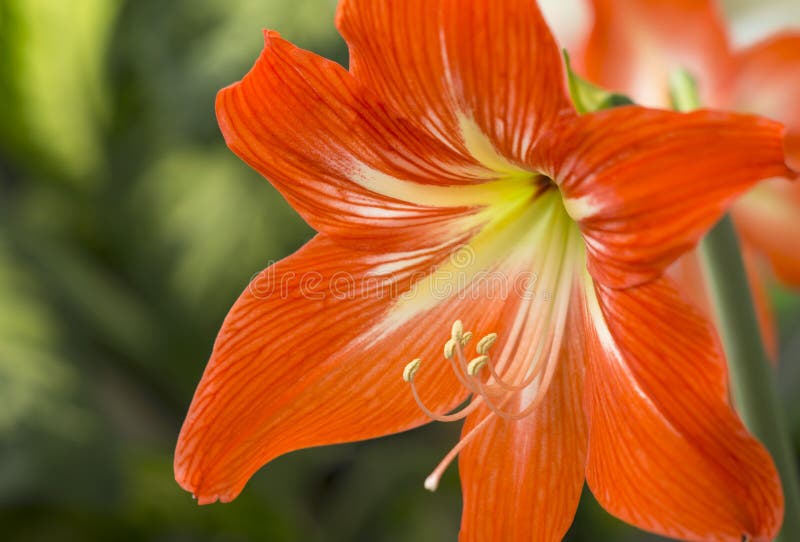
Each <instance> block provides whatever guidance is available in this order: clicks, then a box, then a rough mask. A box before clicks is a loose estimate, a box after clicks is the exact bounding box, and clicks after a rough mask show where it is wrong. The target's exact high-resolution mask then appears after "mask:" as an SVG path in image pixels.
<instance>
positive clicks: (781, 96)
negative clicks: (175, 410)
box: [577, 0, 800, 349]
mask: <svg viewBox="0 0 800 542" xmlns="http://www.w3.org/2000/svg"><path fill="white" fill-rule="evenodd" d="M592 6H593V8H594V23H593V26H592V28H591V31H590V34H589V35H588V36H587V39H586V41H585V44H584V47H583V50H581V51H578V53H577V57H578V59H580V60H583V67H582V69H581V71H582V72H583V73H584V74H585V75H586V76H587V77H588V78H589V79H591V80H592V81H594V82H595V83H597V84H600V85H602V86H605V87H608V88H611V89H614V90H617V91H619V92H623V93H625V94H628V95H630V96H631V97H632V98H633V99H634V101H636V102H637V103H642V104H645V105H651V106H656V107H668V106H669V104H670V96H669V77H670V75H671V74H672V73H673V72H674V71H675V70H679V69H686V70H688V71H689V72H691V74H692V75H693V76H694V77H696V78H697V80H698V83H699V90H700V95H701V100H702V103H703V104H704V105H705V106H708V107H714V108H719V109H726V110H731V111H743V112H750V113H758V114H760V115H764V116H767V117H769V118H773V119H776V120H778V121H781V122H783V123H784V124H785V125H786V128H787V137H786V146H787V155H788V157H789V161H790V163H793V164H794V166H795V167H797V165H798V164H800V100H798V96H800V32H793V33H791V32H789V33H784V34H781V35H778V36H774V37H772V38H769V39H767V40H765V41H762V42H760V43H757V44H755V45H753V46H751V47H749V48H747V49H745V50H740V51H735V50H733V49H732V47H731V46H730V44H729V41H728V36H727V32H726V28H725V24H724V21H723V18H722V17H721V15H720V13H719V11H718V9H717V5H716V2H714V1H712V0H592ZM732 210H733V216H734V220H735V223H736V226H737V229H738V231H739V234H740V235H741V237H742V239H743V241H744V243H745V247H744V249H745V256H746V262H747V263H748V268H749V269H748V271H749V273H750V277H751V284H752V286H753V288H754V293H755V294H756V298H757V300H759V302H760V304H761V307H759V311H760V313H761V314H760V317H761V322H762V330H763V332H764V334H765V339H766V342H767V343H768V344H770V343H771V346H772V348H773V349H774V347H775V345H774V343H775V338H774V330H773V328H772V325H771V315H770V312H769V310H768V306H767V304H766V303H767V301H766V296H765V295H764V294H763V286H762V285H761V284H760V283H759V281H758V280H757V279H756V277H757V273H756V272H755V269H756V266H757V264H758V262H759V261H760V260H765V261H767V262H768V263H769V264H771V265H770V267H771V268H772V270H773V271H774V273H775V274H776V275H777V277H778V278H779V279H780V280H781V281H782V282H784V283H785V284H787V285H790V286H794V287H800V185H797V184H796V183H790V182H788V181H786V180H784V179H780V178H778V179H771V180H767V181H766V182H764V183H761V184H759V185H758V186H757V187H756V188H754V189H753V190H751V191H750V192H749V193H747V194H746V195H745V196H744V197H743V198H742V199H741V200H739V201H738V202H737V203H736V205H734V206H733V209H732ZM682 265H683V266H684V267H686V268H689V269H691V268H692V267H694V266H695V264H694V263H693V262H691V261H688V262H683V264H682ZM684 271H685V270H684ZM690 272H691V271H690ZM698 294H699V295H700V299H702V297H703V295H704V294H703V292H702V291H700V292H698Z"/></svg>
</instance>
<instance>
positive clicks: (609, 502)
mask: <svg viewBox="0 0 800 542" xmlns="http://www.w3.org/2000/svg"><path fill="white" fill-rule="evenodd" d="M587 292H588V293H587V297H588V304H589V314H590V320H591V322H590V326H591V330H592V331H591V333H590V335H589V345H588V351H589V358H588V359H589V365H588V367H587V373H586V399H585V405H586V408H587V419H588V424H589V451H588V459H587V467H586V477H587V481H588V483H589V487H590V488H591V489H592V491H593V493H594V494H595V496H596V497H597V499H598V501H599V502H600V503H601V504H602V505H603V507H605V508H606V510H608V511H609V512H611V513H612V514H614V515H615V516H617V517H619V518H621V519H623V520H624V521H626V522H628V523H632V524H633V525H637V526H639V527H641V528H643V529H647V530H649V531H653V532H656V533H659V534H662V535H665V536H669V537H673V538H680V539H682V540H695V541H705V540H719V541H726V542H739V541H740V540H742V537H743V536H745V535H746V536H747V539H748V540H754V541H767V540H772V538H773V537H774V536H775V535H776V534H777V532H778V530H779V529H780V525H781V520H782V517H783V494H782V492H781V485H780V480H779V478H778V474H777V472H776V470H775V466H774V464H773V462H772V459H771V458H770V456H769V454H768V453H767V451H766V450H765V449H764V447H763V446H762V445H761V444H760V443H759V442H758V441H756V440H755V439H754V438H753V437H752V436H750V435H749V434H748V432H747V430H746V429H745V428H744V426H743V425H742V422H741V421H740V420H739V418H738V417H737V416H736V414H735V413H734V411H733V410H732V407H731V406H730V405H729V404H728V403H727V402H726V401H725V399H724V397H723V392H724V388H725V372H724V369H723V363H722V355H721V353H720V350H719V346H718V344H717V340H716V336H715V335H714V332H713V329H712V328H711V326H710V325H709V323H708V322H707V321H706V320H705V319H704V318H703V317H701V316H700V315H699V313H697V312H696V311H695V310H694V309H693V307H691V306H690V305H687V304H686V303H685V302H684V301H683V300H682V299H681V297H680V296H679V294H678V293H677V290H675V288H674V287H673V285H672V284H671V283H670V282H668V281H667V280H666V279H659V280H657V281H655V282H652V283H649V284H647V285H645V286H641V287H638V288H631V289H628V290H623V291H620V290H613V289H610V288H606V287H604V286H600V285H597V286H593V285H592V284H591V282H590V281H587Z"/></svg>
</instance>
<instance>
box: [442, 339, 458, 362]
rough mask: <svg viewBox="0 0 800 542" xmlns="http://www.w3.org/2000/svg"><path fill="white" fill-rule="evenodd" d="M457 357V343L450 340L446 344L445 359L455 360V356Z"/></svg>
mask: <svg viewBox="0 0 800 542" xmlns="http://www.w3.org/2000/svg"><path fill="white" fill-rule="evenodd" d="M455 355H456V341H454V340H453V339H450V340H448V341H447V342H446V343H444V357H445V359H453V356H455Z"/></svg>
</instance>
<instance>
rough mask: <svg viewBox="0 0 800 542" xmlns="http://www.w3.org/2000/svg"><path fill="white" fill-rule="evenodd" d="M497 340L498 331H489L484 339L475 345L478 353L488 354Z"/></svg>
mask: <svg viewBox="0 0 800 542" xmlns="http://www.w3.org/2000/svg"><path fill="white" fill-rule="evenodd" d="M496 341H497V333H489V334H488V335H487V336H485V337H484V338H483V339H481V340H480V341H478V346H476V347H475V350H476V351H477V352H478V354H486V353H487V352H489V349H490V348H491V347H492V345H494V343H495V342H496Z"/></svg>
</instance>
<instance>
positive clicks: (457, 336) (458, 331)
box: [450, 320, 464, 341]
mask: <svg viewBox="0 0 800 542" xmlns="http://www.w3.org/2000/svg"><path fill="white" fill-rule="evenodd" d="M463 335H464V324H462V323H461V320H456V321H455V322H453V327H452V329H451V330H450V336H451V337H452V338H453V340H456V341H460V340H461V337H462V336H463Z"/></svg>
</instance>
